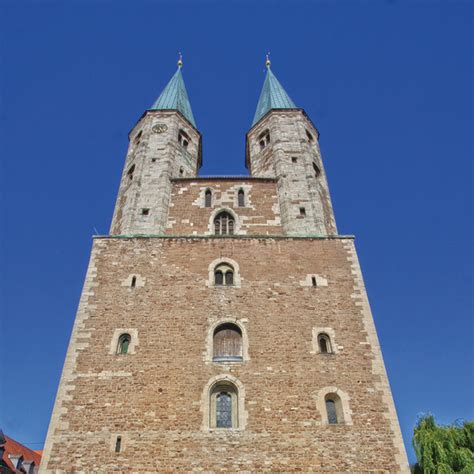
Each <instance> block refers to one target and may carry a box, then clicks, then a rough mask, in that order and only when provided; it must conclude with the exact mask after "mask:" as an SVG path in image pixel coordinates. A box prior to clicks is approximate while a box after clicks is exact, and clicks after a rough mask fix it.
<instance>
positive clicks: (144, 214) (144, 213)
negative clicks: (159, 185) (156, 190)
mask: <svg viewBox="0 0 474 474" xmlns="http://www.w3.org/2000/svg"><path fill="white" fill-rule="evenodd" d="M148 214H150V209H142V216H147V215H148Z"/></svg>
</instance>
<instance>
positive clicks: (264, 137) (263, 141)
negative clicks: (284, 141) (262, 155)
mask: <svg viewBox="0 0 474 474" xmlns="http://www.w3.org/2000/svg"><path fill="white" fill-rule="evenodd" d="M258 143H259V145H260V150H263V149H264V148H265V147H266V146H267V145H268V144H269V143H270V132H269V131H268V130H265V131H264V132H263V133H261V134H260V135H259V137H258Z"/></svg>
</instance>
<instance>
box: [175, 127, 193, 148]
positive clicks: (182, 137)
mask: <svg viewBox="0 0 474 474" xmlns="http://www.w3.org/2000/svg"><path fill="white" fill-rule="evenodd" d="M190 141H191V139H190V138H189V136H188V134H187V133H186V132H184V131H183V130H180V131H179V133H178V143H179V144H180V145H181V146H182V147H183V148H188V145H189V142H190Z"/></svg>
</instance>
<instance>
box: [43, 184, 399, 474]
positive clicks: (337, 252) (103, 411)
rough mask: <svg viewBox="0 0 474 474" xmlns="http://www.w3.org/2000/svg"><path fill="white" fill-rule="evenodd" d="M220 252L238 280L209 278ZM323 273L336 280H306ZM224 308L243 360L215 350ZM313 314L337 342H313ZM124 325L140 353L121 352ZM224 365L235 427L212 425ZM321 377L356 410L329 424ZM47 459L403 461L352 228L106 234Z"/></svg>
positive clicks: (286, 463) (218, 466)
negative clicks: (216, 357) (209, 417)
mask: <svg viewBox="0 0 474 474" xmlns="http://www.w3.org/2000/svg"><path fill="white" fill-rule="evenodd" d="M182 185H183V183H176V184H175V190H176V189H179V186H182ZM218 257H228V258H231V259H233V260H234V261H235V262H237V263H238V264H239V268H240V287H239V288H213V287H212V286H211V287H210V286H209V284H208V283H209V282H208V279H209V276H208V275H209V264H210V263H211V262H212V261H214V260H215V259H216V258H218ZM314 274H317V275H318V278H319V280H318V282H322V283H324V281H325V280H326V282H327V286H323V285H321V286H319V287H311V286H308V285H307V284H306V282H307V280H308V275H314ZM131 275H137V276H138V280H137V281H138V283H139V284H137V286H136V287H135V288H131V287H130V285H129V282H130V276H131ZM227 318H231V319H235V320H237V321H238V322H239V323H240V324H241V325H242V326H243V327H244V328H245V331H246V333H247V336H248V356H249V360H248V361H246V362H243V363H241V364H234V365H222V364H218V363H213V362H210V361H209V358H208V356H207V354H208V350H209V348H208V347H207V341H208V333H209V330H210V328H211V327H212V325H213V324H215V322H216V321H217V320H220V319H227ZM314 328H329V329H330V331H329V330H328V332H330V333H331V334H332V335H333V337H334V344H335V346H336V347H337V353H336V354H331V355H329V354H328V355H325V354H318V353H317V352H316V351H315V348H314V341H313V338H314V335H313V329H314ZM118 329H120V330H122V329H123V330H124V331H129V332H130V333H131V334H132V335H133V337H134V339H135V342H136V345H135V347H134V349H133V352H134V353H133V354H128V355H122V356H119V355H115V354H114V353H113V347H114V342H113V338H114V334H116V333H117V330H118ZM331 331H332V332H331ZM220 375H227V376H230V377H235V378H236V379H237V380H238V381H239V385H240V387H241V393H240V395H242V396H244V395H245V400H244V409H243V410H242V413H240V414H239V418H240V419H241V426H240V428H239V429H237V430H218V431H209V430H208V429H206V428H205V425H206V423H205V419H204V414H205V412H206V403H207V402H206V400H207V395H206V387H207V386H208V384H209V381H210V380H212V379H213V378H214V377H216V376H220ZM325 387H334V388H337V389H339V390H341V393H343V394H344V396H345V397H346V398H345V400H346V401H347V404H348V410H347V411H348V417H347V420H348V423H347V424H341V425H327V424H323V422H322V420H323V417H322V414H321V408H320V404H321V400H320V399H318V394H320V393H322V392H321V391H322V390H324V388H325ZM243 425H245V426H243ZM117 435H120V436H122V438H123V452H121V453H114V452H113V446H114V442H115V437H116V436H117ZM41 470H42V472H50V473H52V472H58V473H65V472H67V473H72V472H74V473H79V472H83V473H90V472H94V471H97V472H180V471H181V472H189V471H193V470H202V471H208V472H209V471H215V472H221V471H228V472H239V471H248V472H249V471H252V472H278V471H280V472H292V471H303V472H308V471H314V472H333V473H339V472H354V473H359V472H369V471H370V472H407V464H406V455H405V453H404V448H403V444H402V441H401V437H400V430H399V427H398V422H397V418H396V414H395V410H394V407H393V401H392V398H391V393H390V388H389V386H388V380H387V377H386V374H385V371H384V367H383V361H382V358H381V353H380V349H379V346H378V341H377V336H376V334H375V328H374V326H373V322H372V316H371V314H370V308H369V307H368V303H367V300H366V294H365V289H364V287H363V283H362V278H361V274H360V269H359V267H358V263H357V257H356V255H355V250H354V247H353V242H352V240H351V239H349V238H335V239H290V238H277V237H275V238H265V239H263V238H262V239H257V238H245V237H235V238H220V239H219V238H202V237H201V238H194V239H193V238H148V239H145V238H142V239H140V238H135V239H119V238H104V239H96V240H95V241H94V248H93V252H92V257H91V264H90V267H89V271H88V275H87V278H86V284H85V287H84V291H83V295H82V297H81V303H80V307H79V310H78V315H77V319H76V324H75V328H74V331H73V335H72V339H71V344H70V347H69V351H68V356H67V359H66V365H65V368H64V372H63V376H62V379H61V385H60V389H59V392H58V398H57V402H56V405H55V409H54V413H53V417H52V421H51V426H50V430H49V434H48V438H47V444H46V446H45V455H44V461H43V465H42V469H41Z"/></svg>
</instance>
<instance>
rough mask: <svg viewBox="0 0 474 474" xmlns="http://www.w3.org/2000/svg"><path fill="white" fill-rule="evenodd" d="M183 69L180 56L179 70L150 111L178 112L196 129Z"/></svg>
mask: <svg viewBox="0 0 474 474" xmlns="http://www.w3.org/2000/svg"><path fill="white" fill-rule="evenodd" d="M182 67H183V61H182V59H181V55H180V59H179V61H178V70H177V71H176V72H175V73H174V75H173V77H172V78H171V79H170V81H169V82H168V84H167V85H166V87H165V88H164V89H163V92H162V93H161V94H160V96H159V97H158V99H156V102H155V103H154V104H153V105H152V106H151V108H150V110H178V111H179V112H181V113H182V114H183V115H184V116H185V117H186V118H187V119H188V120H189V121H190V122H191V123H192V124H193V125H194V127H196V122H195V121H194V116H193V111H192V110H191V103H190V102H189V98H188V93H187V92H186V87H185V85H184V80H183V75H182V74H181V68H182ZM196 128H197V127H196Z"/></svg>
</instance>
